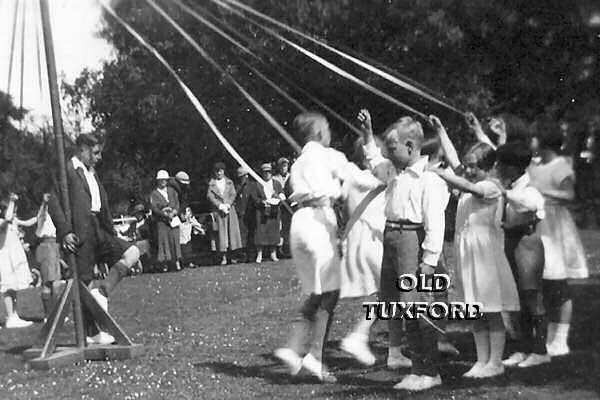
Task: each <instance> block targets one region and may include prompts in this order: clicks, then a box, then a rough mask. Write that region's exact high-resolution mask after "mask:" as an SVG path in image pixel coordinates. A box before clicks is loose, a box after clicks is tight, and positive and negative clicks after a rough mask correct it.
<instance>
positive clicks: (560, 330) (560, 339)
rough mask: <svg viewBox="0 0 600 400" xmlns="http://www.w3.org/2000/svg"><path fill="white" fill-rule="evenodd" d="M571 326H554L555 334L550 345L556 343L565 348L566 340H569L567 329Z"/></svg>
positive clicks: (560, 324) (561, 324)
mask: <svg viewBox="0 0 600 400" xmlns="http://www.w3.org/2000/svg"><path fill="white" fill-rule="evenodd" d="M570 326H571V324H563V323H558V324H556V332H555V335H554V340H553V341H552V343H556V344H558V345H560V346H566V345H567V340H568V339H569V327H570Z"/></svg>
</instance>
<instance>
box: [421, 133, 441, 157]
mask: <svg viewBox="0 0 600 400" xmlns="http://www.w3.org/2000/svg"><path fill="white" fill-rule="evenodd" d="M440 147H441V143H440V137H439V136H438V135H435V136H428V137H426V138H425V139H423V143H422V144H421V155H422V156H429V157H431V156H435V155H437V154H438V152H439V151H440Z"/></svg>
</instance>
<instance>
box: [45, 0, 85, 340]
mask: <svg viewBox="0 0 600 400" xmlns="http://www.w3.org/2000/svg"><path fill="white" fill-rule="evenodd" d="M40 10H41V14H42V36H43V39H44V50H45V51H46V67H47V70H48V86H49V87H50V105H51V108H52V124H53V129H54V139H55V143H56V154H57V156H58V157H57V158H58V172H59V189H60V190H59V193H60V196H61V203H62V207H63V211H64V213H65V217H66V218H67V220H68V221H70V220H71V205H70V204H69V188H68V184H67V168H66V163H65V145H64V143H65V142H64V134H63V124H62V117H61V110H60V92H59V89H58V76H57V74H56V60H55V57H54V42H53V39H52V27H51V25H50V9H49V7H48V0H40ZM67 263H68V264H69V268H70V270H71V278H72V279H73V280H74V281H75V282H78V279H79V278H78V274H77V264H76V262H75V255H74V254H73V253H71V252H68V256H67ZM72 290H73V314H74V317H73V318H74V322H75V340H76V343H77V347H79V348H82V347H83V346H84V345H85V342H84V341H85V337H84V335H83V321H82V318H81V301H80V298H79V285H73V289H72Z"/></svg>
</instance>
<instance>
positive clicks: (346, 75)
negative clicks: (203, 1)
mask: <svg viewBox="0 0 600 400" xmlns="http://www.w3.org/2000/svg"><path fill="white" fill-rule="evenodd" d="M212 1H213V2H215V3H217V4H219V5H221V6H222V7H224V8H226V9H228V10H230V11H231V12H233V13H234V14H237V15H239V16H240V17H242V18H244V19H246V20H248V21H249V22H250V23H252V24H253V25H255V26H257V27H258V28H260V29H262V30H264V31H265V32H267V33H269V34H271V35H272V36H274V37H276V38H277V39H279V40H281V41H282V42H284V43H285V44H287V45H288V46H291V47H293V48H294V49H296V50H297V51H299V52H301V53H302V54H304V55H305V56H307V57H309V58H311V59H312V60H314V61H316V62H318V63H319V64H321V65H323V66H324V67H326V68H328V69H329V70H331V71H333V72H335V73H336V74H338V75H340V76H342V77H344V78H346V79H348V80H350V81H352V82H354V83H356V84H357V85H359V86H361V87H363V88H365V89H367V90H368V91H370V92H372V93H374V94H376V95H378V96H379V97H382V98H384V99H386V100H387V101H389V102H390V103H392V104H395V105H397V106H399V107H402V108H404V109H405V110H407V111H410V112H411V113H413V114H415V115H418V116H419V117H421V118H423V119H424V120H426V121H428V120H429V117H428V116H427V115H425V114H423V113H422V112H420V111H417V110H415V109H414V108H412V107H411V106H409V105H407V104H404V103H403V102H401V101H400V100H397V99H395V98H394V97H392V96H390V95H389V94H387V93H384V92H382V91H381V90H379V89H377V88H376V87H374V86H372V85H370V84H368V83H366V82H365V81H363V80H361V79H359V78H357V77H356V76H354V75H352V74H351V73H349V72H347V71H345V70H343V69H342V68H340V67H338V66H337V65H335V64H333V63H331V62H329V61H327V60H325V59H324V58H323V57H320V56H318V55H316V54H315V53H313V52H311V51H309V50H306V49H304V48H303V47H301V46H299V45H297V44H296V43H294V42H292V41H290V40H288V39H286V38H284V37H283V36H281V35H280V34H278V33H277V32H275V31H274V30H272V29H270V28H267V27H265V26H262V25H261V24H259V23H258V22H256V21H254V20H252V19H249V18H248V17H246V16H245V15H244V14H243V13H242V12H240V11H238V10H234V9H233V8H231V7H230V6H229V5H227V4H224V3H222V2H221V1H220V0H212Z"/></svg>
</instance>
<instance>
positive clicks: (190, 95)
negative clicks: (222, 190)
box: [98, 0, 266, 186]
mask: <svg viewBox="0 0 600 400" xmlns="http://www.w3.org/2000/svg"><path fill="white" fill-rule="evenodd" d="M98 2H99V3H100V5H101V6H102V7H103V8H104V9H105V10H106V11H107V12H108V13H109V14H111V15H112V16H113V18H115V20H117V22H119V24H121V25H122V26H123V27H124V28H125V29H126V30H127V31H128V32H129V33H130V34H131V35H132V36H133V37H134V38H136V39H137V41H138V42H140V44H141V45H142V46H144V47H145V48H146V49H148V51H150V53H152V54H153V55H154V57H156V58H157V59H158V61H160V62H161V64H163V65H164V66H165V68H166V69H167V70H168V71H169V72H170V73H171V75H172V76H173V78H175V80H176V81H177V83H178V84H179V86H181V89H182V90H183V92H184V93H185V94H186V96H187V97H188V99H189V100H190V102H191V103H192V105H193V106H194V108H196V110H197V111H198V113H199V114H200V115H201V116H202V118H203V119H204V120H205V121H206V123H207V124H208V126H209V127H210V129H211V130H212V132H213V133H214V134H215V136H216V137H217V139H219V141H220V142H221V143H222V144H223V146H224V147H225V149H226V150H227V152H228V153H229V154H230V155H231V156H232V157H233V158H234V159H235V160H236V161H237V162H238V164H239V165H240V166H242V167H244V168H246V169H247V170H248V172H249V174H250V176H252V177H253V178H254V179H255V180H256V181H257V182H258V183H259V184H261V185H262V186H264V185H265V184H266V182H265V181H264V180H263V179H262V178H261V177H260V176H259V175H258V174H257V173H256V172H254V170H253V169H252V168H250V165H248V163H247V162H246V161H244V159H243V158H242V157H241V156H240V155H239V154H238V152H237V151H236V150H235V149H234V148H233V146H231V144H230V143H229V142H228V141H227V139H226V138H225V137H224V136H223V135H222V134H221V132H219V129H218V128H217V126H216V125H215V123H214V122H213V121H212V119H211V118H210V116H209V115H208V113H207V112H206V109H205V108H204V107H203V106H202V104H201V103H200V101H199V100H198V98H197V97H196V96H195V95H194V93H193V92H192V91H191V90H190V88H189V87H188V86H187V85H186V84H185V83H184V82H183V81H182V80H181V78H180V77H179V75H177V72H175V70H174V69H173V67H171V65H169V63H168V62H167V61H166V60H165V59H164V58H163V56H162V55H161V54H160V53H159V52H158V51H157V50H156V49H155V48H154V47H153V46H152V45H151V44H149V43H148V42H146V40H144V38H143V37H142V36H140V35H139V34H138V33H137V32H136V31H135V29H133V28H132V27H131V26H130V25H129V24H128V23H127V22H125V21H124V20H123V19H121V17H119V16H118V15H117V13H116V12H115V10H113V9H112V8H111V7H110V5H108V4H107V3H106V0H98Z"/></svg>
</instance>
